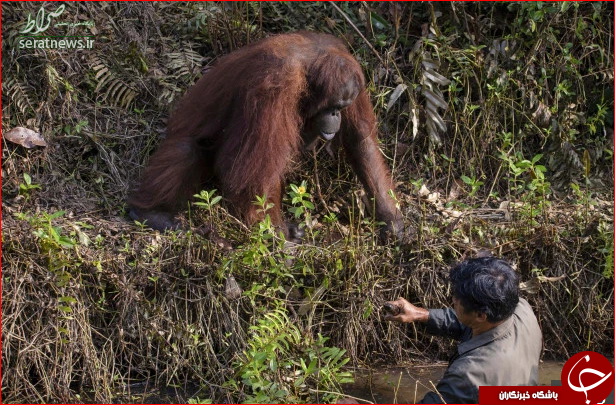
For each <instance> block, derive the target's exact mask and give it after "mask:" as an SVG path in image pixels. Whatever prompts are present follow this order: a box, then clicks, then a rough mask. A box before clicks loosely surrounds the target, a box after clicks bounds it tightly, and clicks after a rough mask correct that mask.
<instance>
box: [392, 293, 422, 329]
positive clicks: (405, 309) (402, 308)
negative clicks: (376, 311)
mask: <svg viewBox="0 0 615 405" xmlns="http://www.w3.org/2000/svg"><path fill="white" fill-rule="evenodd" d="M387 308H391V309H393V311H391V310H390V309H387ZM385 309H387V314H386V315H385V316H384V320H385V321H393V322H403V323H411V322H423V323H425V322H427V320H428V319H429V311H428V310H426V309H425V308H419V307H415V306H414V305H412V304H411V303H409V302H408V301H406V300H405V299H404V298H401V297H399V298H398V299H397V300H396V301H389V302H387V303H386V304H385ZM395 312H397V314H395Z"/></svg>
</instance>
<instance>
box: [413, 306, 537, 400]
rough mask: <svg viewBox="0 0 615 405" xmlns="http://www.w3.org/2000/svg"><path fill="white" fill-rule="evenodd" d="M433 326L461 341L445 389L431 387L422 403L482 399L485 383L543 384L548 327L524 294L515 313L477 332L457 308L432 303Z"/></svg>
mask: <svg viewBox="0 0 615 405" xmlns="http://www.w3.org/2000/svg"><path fill="white" fill-rule="evenodd" d="M427 332H428V333H430V334H432V335H441V336H449V337H452V338H456V339H460V340H461V343H460V344H459V348H458V349H457V352H456V353H455V354H454V355H453V356H452V357H451V359H450V362H449V365H448V368H447V369H446V371H445V373H444V376H443V377H442V379H441V380H440V382H439V383H438V385H437V387H436V388H437V390H438V393H439V394H440V395H438V393H436V392H429V393H427V395H425V397H424V398H423V400H422V401H421V402H420V403H423V404H439V403H442V402H443V401H442V399H444V401H445V402H446V403H449V404H451V403H453V404H463V403H474V404H477V403H478V387H480V386H481V385H538V362H539V359H540V352H541V350H542V333H541V332H540V327H539V326H538V321H537V320H536V316H535V315H534V312H533V311H532V308H531V307H530V304H528V302H527V301H526V300H524V299H523V298H521V299H519V304H517V307H516V308H515V312H514V313H513V314H512V316H511V317H510V318H508V319H506V320H505V321H504V322H503V323H501V324H500V325H498V326H496V327H495V328H493V329H491V330H488V331H487V332H484V333H481V334H480V335H478V336H476V337H474V338H473V337H472V329H470V328H468V327H467V326H465V325H463V324H462V323H460V322H459V320H458V319H457V316H456V315H455V311H454V310H453V309H452V308H448V309H430V310H429V320H428V321H427ZM440 396H442V398H440Z"/></svg>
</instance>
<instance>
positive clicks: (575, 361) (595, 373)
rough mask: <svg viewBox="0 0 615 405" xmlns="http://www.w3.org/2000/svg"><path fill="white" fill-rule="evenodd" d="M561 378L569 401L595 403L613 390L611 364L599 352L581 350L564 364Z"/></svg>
mask: <svg viewBox="0 0 615 405" xmlns="http://www.w3.org/2000/svg"><path fill="white" fill-rule="evenodd" d="M561 379H562V387H563V389H564V390H565V394H566V398H568V399H569V400H570V402H571V403H576V404H581V403H585V404H597V403H599V402H602V401H604V400H605V399H606V397H607V396H608V395H609V394H610V393H611V391H612V390H613V366H612V365H611V362H609V361H608V359H607V358H606V357H604V356H603V355H601V354H598V353H596V352H581V353H577V354H575V355H574V356H572V357H571V358H570V360H568V361H567V362H566V364H564V368H563V369H562V376H561ZM567 402H568V400H567Z"/></svg>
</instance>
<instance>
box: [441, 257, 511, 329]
mask: <svg viewBox="0 0 615 405" xmlns="http://www.w3.org/2000/svg"><path fill="white" fill-rule="evenodd" d="M449 280H450V282H451V285H452V289H453V296H454V297H455V298H456V299H458V300H459V301H461V304H462V305H463V307H464V309H465V310H466V311H475V312H482V313H484V314H486V315H487V320H488V321H489V322H492V323H495V322H499V321H502V320H504V319H506V318H508V317H510V316H511V315H512V314H513V312H514V311H515V307H516V306H517V304H518V303H519V277H518V276H517V273H516V272H515V271H514V270H513V269H512V267H510V265H509V264H508V263H507V262H506V261H505V260H502V259H499V258H497V257H479V258H475V259H469V260H466V261H463V262H461V263H459V264H458V265H456V266H455V267H453V268H452V269H451V273H450V277H449Z"/></svg>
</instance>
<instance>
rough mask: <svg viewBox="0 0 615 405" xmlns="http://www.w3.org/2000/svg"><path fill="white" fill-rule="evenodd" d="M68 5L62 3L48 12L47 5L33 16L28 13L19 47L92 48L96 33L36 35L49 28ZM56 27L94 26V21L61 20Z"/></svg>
mask: <svg viewBox="0 0 615 405" xmlns="http://www.w3.org/2000/svg"><path fill="white" fill-rule="evenodd" d="M65 9H66V6H65V5H64V4H62V5H60V6H59V7H58V8H57V9H56V10H55V11H51V12H47V11H46V10H45V7H41V8H40V9H39V10H38V12H37V13H36V17H35V18H34V19H33V18H32V13H30V14H28V21H27V22H26V26H25V27H24V28H23V29H22V30H20V31H19V33H20V34H30V35H20V36H19V37H18V44H19V48H28V49H37V48H40V49H92V46H93V45H94V39H93V38H94V35H55V36H52V35H36V34H42V33H44V32H45V31H47V30H48V29H49V27H50V26H51V24H52V22H53V20H54V19H55V18H57V17H59V16H61V15H62V13H64V10H65ZM53 26H54V27H68V28H75V27H78V26H85V27H93V26H94V21H85V22H79V23H67V22H59V23H56V24H54V25H53Z"/></svg>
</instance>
